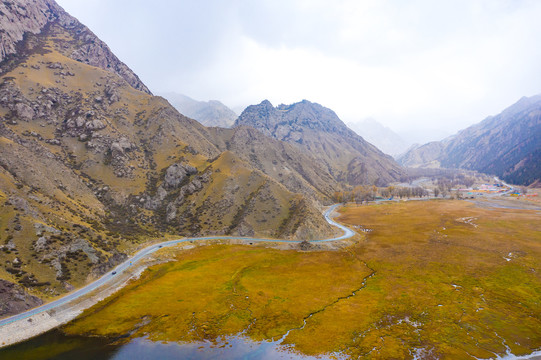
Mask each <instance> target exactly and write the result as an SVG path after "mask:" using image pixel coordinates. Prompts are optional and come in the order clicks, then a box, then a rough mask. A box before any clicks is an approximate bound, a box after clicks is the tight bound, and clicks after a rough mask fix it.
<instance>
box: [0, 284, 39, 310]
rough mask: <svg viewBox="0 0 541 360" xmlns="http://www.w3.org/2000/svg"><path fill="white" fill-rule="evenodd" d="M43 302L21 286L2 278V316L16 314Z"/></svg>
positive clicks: (0, 285)
mask: <svg viewBox="0 0 541 360" xmlns="http://www.w3.org/2000/svg"><path fill="white" fill-rule="evenodd" d="M41 304H43V301H42V300H41V299H40V298H38V297H36V296H32V295H30V294H28V293H27V292H25V291H24V289H23V288H22V287H21V286H19V285H16V284H14V283H11V282H9V281H6V280H2V279H0V317H3V316H10V315H15V314H18V313H21V312H23V311H25V310H28V309H31V308H33V307H36V306H39V305H41Z"/></svg>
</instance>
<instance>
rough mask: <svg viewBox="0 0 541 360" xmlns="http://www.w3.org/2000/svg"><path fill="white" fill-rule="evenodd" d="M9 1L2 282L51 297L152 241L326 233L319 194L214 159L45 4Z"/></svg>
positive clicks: (247, 165) (205, 142) (95, 42)
mask: <svg viewBox="0 0 541 360" xmlns="http://www.w3.org/2000/svg"><path fill="white" fill-rule="evenodd" d="M22 4H23V2H20V1H17V2H9V1H4V2H3V3H2V5H0V6H2V7H1V11H2V13H3V14H4V15H5V17H4V15H3V18H2V30H1V31H2V54H3V55H2V56H3V61H2V62H1V63H0V70H1V72H0V74H1V75H0V227H1V228H2V229H3V230H4V231H2V233H1V234H0V264H1V265H0V279H3V280H5V281H7V283H6V284H5V286H4V288H6V289H13V291H14V294H15V295H16V293H18V292H20V291H21V290H20V288H19V287H18V286H12V285H9V284H13V283H17V284H19V285H21V286H23V287H24V288H25V289H26V291H29V292H30V293H32V294H33V295H37V296H38V297H40V298H47V297H50V296H55V295H58V294H61V293H63V292H65V291H68V290H71V289H72V288H73V287H74V286H80V285H82V284H83V283H85V282H87V281H88V280H90V279H91V278H93V277H95V276H98V275H100V274H102V273H104V272H105V271H107V270H108V269H109V268H111V267H112V266H114V265H115V264H116V263H118V262H120V261H122V260H123V259H124V258H125V257H126V256H127V254H128V253H131V252H133V251H134V250H135V249H136V248H139V247H141V246H143V245H144V243H145V242H148V241H155V239H157V238H158V239H160V238H163V237H166V236H175V237H178V236H182V235H203V234H238V235H256V236H263V237H269V236H270V237H285V238H287V237H297V238H305V237H312V236H313V237H319V236H325V235H327V234H330V233H331V232H332V229H331V228H330V227H329V225H328V224H327V223H326V222H325V220H324V218H323V216H322V214H321V211H320V209H319V206H318V205H317V203H316V202H315V199H316V195H317V196H319V197H322V196H324V195H322V193H321V190H313V192H314V195H313V196H311V197H307V196H304V195H302V194H299V193H298V192H301V191H300V185H299V186H297V188H298V189H295V190H294V191H291V190H290V189H288V188H286V186H284V185H283V184H285V185H287V184H289V182H288V181H276V180H275V179H274V178H273V177H270V176H268V175H266V174H265V173H264V172H263V171H262V170H261V169H259V168H258V167H257V166H253V165H252V164H251V159H250V158H246V157H244V156H240V155H237V154H235V152H233V151H228V149H227V146H225V145H224V140H223V139H222V138H221V137H220V136H219V135H217V134H216V132H211V131H210V130H209V129H207V128H205V127H204V126H202V125H201V124H200V123H198V122H197V121H195V120H192V119H190V118H187V117H185V116H184V115H181V114H180V113H179V112H178V111H177V110H175V109H174V108H173V107H172V106H171V105H170V104H169V103H168V102H167V101H166V100H165V99H163V98H160V97H155V96H152V95H151V94H150V91H148V89H147V88H146V86H144V84H143V83H142V82H140V80H139V79H138V78H137V76H136V75H135V74H134V73H133V72H131V70H129V68H127V66H126V65H124V64H123V63H121V62H120V61H119V60H118V59H117V58H116V57H115V56H114V55H113V54H112V53H111V52H110V50H109V49H108V47H107V46H106V45H105V44H104V43H103V42H101V41H99V39H97V38H96V37H95V35H93V34H92V33H91V32H90V30H88V29H87V28H86V27H84V26H83V25H81V24H80V23H79V22H78V21H77V20H76V19H74V18H73V17H71V16H69V15H68V14H66V13H65V12H64V11H63V10H62V9H61V8H60V7H59V6H58V5H56V4H55V3H54V2H53V1H49V0H39V1H32V2H30V1H28V2H25V3H24V5H22ZM7 18H9V19H11V20H13V23H12V24H8V25H9V26H6V22H5V21H4V19H7ZM11 20H10V21H11ZM15 23H17V24H18V25H15ZM13 29H15V30H16V31H15V30H13ZM6 34H7V35H6ZM21 34H22V35H21ZM8 35H9V36H8ZM21 39H22V40H21ZM81 54H84V56H82V57H81V56H79V55H81ZM265 139H266V138H264V139H261V141H265ZM268 141H271V142H274V140H272V139H268ZM262 169H263V170H265V169H264V168H262ZM276 178H278V176H276ZM298 181H299V182H301V183H302V184H301V185H302V186H304V187H305V188H306V189H308V188H310V189H313V187H312V186H311V185H309V184H308V183H307V182H306V181H304V182H302V179H300V178H299V179H298ZM297 190H299V191H297ZM303 193H305V194H308V191H304V192H303ZM9 291H11V290H9ZM15 292H16V293H15ZM15 295H14V297H16V296H15ZM28 299H33V298H31V297H28ZM10 308H13V309H20V308H21V306H16V304H15V305H14V306H11V307H10Z"/></svg>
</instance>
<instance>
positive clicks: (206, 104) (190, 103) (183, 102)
mask: <svg viewBox="0 0 541 360" xmlns="http://www.w3.org/2000/svg"><path fill="white" fill-rule="evenodd" d="M161 95H162V96H163V97H164V98H166V99H167V100H169V102H170V103H171V105H173V106H174V107H175V108H176V109H177V110H178V111H179V112H180V113H181V114H184V115H186V116H187V117H190V118H192V119H195V120H197V121H199V122H200V123H201V124H203V125H205V126H218V127H223V128H228V127H231V126H232V125H233V123H234V122H235V120H236V119H237V117H238V115H237V114H236V113H235V112H234V111H233V110H231V109H230V108H228V107H227V106H225V105H224V104H222V103H221V102H219V101H218V100H210V101H197V100H194V99H192V98H190V97H188V96H186V95H182V94H177V93H171V92H169V93H163V94H161Z"/></svg>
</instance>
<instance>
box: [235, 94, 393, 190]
mask: <svg viewBox="0 0 541 360" xmlns="http://www.w3.org/2000/svg"><path fill="white" fill-rule="evenodd" d="M243 125H244V126H251V127H253V128H255V129H257V130H259V131H261V132H262V133H263V134H265V135H267V136H271V137H273V138H275V139H278V140H281V141H285V142H288V143H290V144H293V145H294V146H296V147H297V148H299V149H301V150H302V151H303V152H304V153H306V154H310V156H312V157H313V158H314V159H315V160H316V162H318V163H321V164H324V165H325V167H326V168H327V169H328V171H329V173H330V174H331V175H332V176H333V177H334V178H335V179H336V180H337V181H339V182H346V183H348V184H351V185H359V184H375V185H385V184H388V183H390V182H393V181H397V180H398V179H399V178H400V176H401V174H402V169H401V168H400V166H399V165H398V164H397V163H396V162H395V161H394V160H393V158H392V157H390V156H388V155H385V154H384V153H382V152H381V151H380V150H378V149H377V148H376V147H375V146H374V145H372V144H370V143H369V142H367V141H366V140H364V139H363V138H362V137H361V136H359V135H357V134H356V133H355V132H354V131H353V130H351V129H350V128H348V127H347V126H346V125H345V124H344V123H343V122H342V120H340V119H339V118H338V116H337V115H336V114H335V113H334V111H332V110H330V109H328V108H325V107H323V106H321V105H319V104H316V103H312V102H310V101H307V100H303V101H301V102H298V103H295V104H291V105H279V106H277V107H274V106H273V105H272V104H271V103H270V102H269V101H268V100H265V101H263V102H261V103H260V104H259V105H252V106H248V107H247V108H246V110H244V112H243V113H242V114H241V115H240V116H239V118H238V119H237V120H236V121H235V125H234V126H235V127H238V126H243Z"/></svg>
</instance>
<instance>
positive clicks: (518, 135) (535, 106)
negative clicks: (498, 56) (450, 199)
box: [398, 95, 541, 185]
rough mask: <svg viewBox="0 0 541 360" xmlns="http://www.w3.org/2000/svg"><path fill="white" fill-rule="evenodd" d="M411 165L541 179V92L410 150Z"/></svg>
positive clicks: (523, 180)
mask: <svg viewBox="0 0 541 360" xmlns="http://www.w3.org/2000/svg"><path fill="white" fill-rule="evenodd" d="M398 161H399V162H400V163H401V164H402V165H404V166H409V167H446V168H463V169H470V170H477V171H480V172H484V173H487V174H494V175H497V176H499V177H501V178H502V179H504V180H506V181H508V182H510V183H514V184H523V185H528V184H531V183H533V182H535V181H539V180H540V179H541V95H536V96H532V97H523V98H521V99H520V100H519V101H518V102H517V103H515V104H514V105H512V106H510V107H508V108H507V109H505V110H504V111H502V112H501V113H500V114H498V115H496V116H489V117H488V118H486V119H485V120H483V121H482V122H480V123H478V124H476V125H473V126H470V127H469V128H467V129H464V130H462V131H460V132H458V133H457V134H456V135H453V136H451V137H448V138H446V139H444V140H442V141H434V142H430V143H428V144H425V145H423V146H419V147H417V148H414V149H412V150H410V151H408V152H407V153H406V154H404V155H403V156H401V157H400V158H399V159H398Z"/></svg>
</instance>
